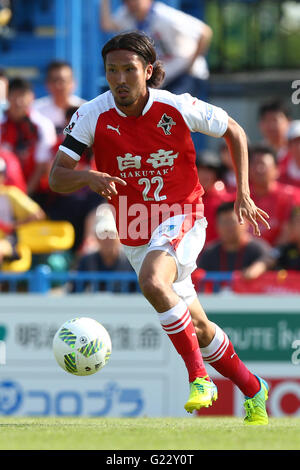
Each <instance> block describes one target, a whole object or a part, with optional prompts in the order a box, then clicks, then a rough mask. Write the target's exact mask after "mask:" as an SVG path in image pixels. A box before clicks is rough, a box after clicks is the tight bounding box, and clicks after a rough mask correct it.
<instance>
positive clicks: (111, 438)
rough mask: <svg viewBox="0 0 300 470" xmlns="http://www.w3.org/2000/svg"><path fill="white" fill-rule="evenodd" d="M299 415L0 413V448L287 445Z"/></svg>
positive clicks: (294, 441)
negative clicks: (256, 419)
mask: <svg viewBox="0 0 300 470" xmlns="http://www.w3.org/2000/svg"><path fill="white" fill-rule="evenodd" d="M299 429H300V418H271V419H270V423H269V425H268V426H245V425H244V424H243V422H242V418H232V417H205V418H201V417H198V418H197V417H191V418H132V419H127V418H121V419H120V418H56V417H50V418H30V417H0V449H1V450H73V449H75V450H187V449H188V450H197V449H198V450H211V449H218V450H229V449H231V450H292V449H300V439H299Z"/></svg>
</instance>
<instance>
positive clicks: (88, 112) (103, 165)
mask: <svg viewBox="0 0 300 470" xmlns="http://www.w3.org/2000/svg"><path fill="white" fill-rule="evenodd" d="M227 125H228V115H227V113H226V112H225V111H224V110H222V109H221V108H218V107H216V106H213V105H211V104H208V103H205V102H203V101H200V100H198V99H196V98H194V97H192V96H191V95H189V94H188V93H185V94H183V95H174V94H172V93H169V92H168V91H165V90H157V89H152V88H149V100H148V102H147V104H146V106H145V108H144V110H143V112H142V114H141V115H140V116H138V117H135V116H126V115H125V114H124V113H123V112H122V111H120V110H119V109H118V108H117V106H116V104H115V101H114V98H113V95H112V93H111V92H110V91H108V92H106V93H103V94H102V95H100V96H98V97H97V98H95V99H94V100H92V101H90V102H88V103H85V104H83V105H82V106H81V107H80V109H79V110H78V111H77V112H76V113H75V114H74V115H73V117H72V119H71V121H70V124H69V126H68V127H67V128H66V129H65V133H66V134H68V135H67V137H66V139H65V141H64V142H63V144H62V145H61V146H60V147H59V148H60V150H62V151H63V152H65V153H66V154H68V155H69V156H70V157H72V158H74V159H75V160H76V161H79V160H80V155H81V153H82V151H83V149H84V148H85V146H88V147H91V146H92V147H93V149H94V155H95V163H96V167H97V170H98V171H101V172H105V173H108V174H109V175H111V176H118V177H120V178H122V179H123V180H125V181H126V183H127V185H126V186H121V185H119V184H117V185H116V186H117V190H118V195H117V196H115V197H113V198H112V201H111V202H112V204H113V206H114V208H115V211H116V212H115V217H116V223H117V228H118V231H119V236H120V240H121V242H122V243H123V244H125V245H130V246H138V245H143V244H146V243H147V242H148V241H149V239H150V237H151V234H152V233H153V230H154V229H155V228H156V226H157V225H159V223H161V221H162V220H165V218H166V217H164V215H163V216H162V218H161V219H160V220H157V221H155V223H154V224H153V221H154V219H155V218H156V217H157V214H158V211H160V212H161V213H163V214H168V217H170V215H172V214H170V212H171V213H172V206H173V207H174V211H173V212H174V213H176V215H177V214H178V213H179V212H178V207H179V208H180V210H181V213H185V211H186V210H187V211H189V212H197V216H198V217H199V215H200V216H201V215H203V204H202V199H201V196H202V194H203V192H204V191H203V188H202V186H201V185H200V183H199V179H198V174H197V169H196V165H195V160H196V154H195V148H194V145H193V142H192V139H191V135H190V133H191V132H202V133H204V134H207V135H210V136H213V137H221V136H223V134H224V133H225V131H226V129H227ZM70 137H71V138H70ZM199 207H200V208H201V209H200V210H199ZM201 212H202V214H201ZM154 214H155V216H154Z"/></svg>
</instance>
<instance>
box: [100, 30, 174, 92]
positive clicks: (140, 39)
mask: <svg viewBox="0 0 300 470" xmlns="http://www.w3.org/2000/svg"><path fill="white" fill-rule="evenodd" d="M121 49H124V50H127V51H132V52H134V53H135V54H137V55H139V56H140V57H142V59H143V61H144V63H145V65H148V64H151V65H153V72H152V76H151V77H150V78H149V80H147V85H148V86H149V87H152V88H158V87H159V86H160V85H161V84H162V82H163V80H164V78H165V71H164V68H163V65H162V63H161V62H160V61H159V60H158V59H157V55H156V50H155V47H154V43H153V41H152V39H151V38H149V36H147V35H146V34H144V33H141V32H140V31H131V32H129V33H122V34H118V35H117V36H114V37H113V38H112V39H110V40H109V41H108V42H107V43H106V44H105V45H104V47H103V49H102V57H103V62H104V65H105V63H106V56H107V54H108V53H109V52H112V51H117V50H121Z"/></svg>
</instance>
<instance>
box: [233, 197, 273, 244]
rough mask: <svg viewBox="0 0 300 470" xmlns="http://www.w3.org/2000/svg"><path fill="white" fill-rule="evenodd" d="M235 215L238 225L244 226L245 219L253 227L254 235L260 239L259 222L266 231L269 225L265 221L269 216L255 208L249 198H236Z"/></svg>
mask: <svg viewBox="0 0 300 470" xmlns="http://www.w3.org/2000/svg"><path fill="white" fill-rule="evenodd" d="M234 208H235V213H236V215H237V218H238V221H239V223H240V224H244V219H247V220H248V221H249V222H250V224H251V225H252V227H253V233H254V235H256V236H258V237H260V235H261V233H260V229H259V226H258V224H259V222H261V223H262V224H263V225H264V226H265V227H266V228H267V229H268V230H270V225H269V223H268V221H267V220H266V219H269V215H268V214H267V213H266V212H265V211H263V210H262V209H260V208H259V207H257V206H256V205H255V204H254V201H253V200H252V199H251V197H250V196H245V195H243V196H240V197H237V199H236V201H235V203H234Z"/></svg>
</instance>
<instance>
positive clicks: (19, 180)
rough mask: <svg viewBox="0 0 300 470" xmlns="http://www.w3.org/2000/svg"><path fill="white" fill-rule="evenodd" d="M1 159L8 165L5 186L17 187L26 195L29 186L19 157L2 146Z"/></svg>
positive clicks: (0, 149) (0, 150) (0, 147)
mask: <svg viewBox="0 0 300 470" xmlns="http://www.w3.org/2000/svg"><path fill="white" fill-rule="evenodd" d="M0 133H1V128H0ZM0 140H1V139H0ZM0 158H2V159H3V160H4V161H5V163H6V172H5V180H4V184H6V185H7V186H17V188H19V189H21V190H22V191H23V192H24V193H26V192H27V185H26V181H25V178H24V175H23V170H22V167H21V164H20V161H19V159H18V157H17V156H16V155H15V154H14V153H12V152H10V151H9V150H6V149H5V148H3V147H2V146H1V144H0Z"/></svg>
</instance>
